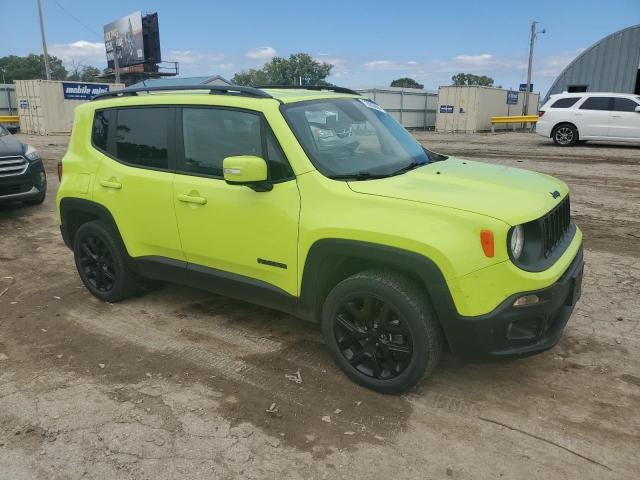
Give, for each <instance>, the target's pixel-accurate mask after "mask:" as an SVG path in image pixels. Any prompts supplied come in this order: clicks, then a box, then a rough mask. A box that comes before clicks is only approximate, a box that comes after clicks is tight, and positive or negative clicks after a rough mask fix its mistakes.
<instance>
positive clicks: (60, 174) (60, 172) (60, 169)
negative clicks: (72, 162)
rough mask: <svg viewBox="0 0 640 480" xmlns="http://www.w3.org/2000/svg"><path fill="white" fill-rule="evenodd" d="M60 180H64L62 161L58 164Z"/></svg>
mask: <svg viewBox="0 0 640 480" xmlns="http://www.w3.org/2000/svg"><path fill="white" fill-rule="evenodd" d="M58 180H59V181H61V180H62V160H60V161H59V162H58Z"/></svg>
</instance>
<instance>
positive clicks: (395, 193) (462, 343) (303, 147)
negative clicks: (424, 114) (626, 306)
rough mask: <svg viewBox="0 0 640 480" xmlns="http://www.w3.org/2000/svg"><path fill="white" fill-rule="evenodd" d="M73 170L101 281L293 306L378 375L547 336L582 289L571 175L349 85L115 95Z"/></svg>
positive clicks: (344, 354)
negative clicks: (523, 161) (520, 160)
mask: <svg viewBox="0 0 640 480" xmlns="http://www.w3.org/2000/svg"><path fill="white" fill-rule="evenodd" d="M195 89H197V90H195ZM60 173H61V184H60V189H59V191H58V196H57V203H58V214H59V222H60V229H61V232H62V237H63V239H64V241H65V243H66V244H67V246H69V248H71V249H72V250H73V252H74V255H75V262H76V266H77V269H78V272H79V274H80V277H81V279H82V281H83V282H84V284H85V286H86V288H87V289H88V290H89V291H90V292H91V293H92V294H93V295H95V296H96V297H98V298H99V299H101V300H104V301H108V302H116V301H119V300H123V299H125V298H127V297H129V296H130V295H132V294H134V293H136V292H137V291H138V290H139V286H140V284H141V281H142V280H143V279H156V280H164V281H170V282H175V283H181V284H185V285H190V286H193V287H196V288H201V289H205V290H208V291H212V292H216V293H219V294H223V295H227V296H231V297H235V298H238V299H242V300H246V301H249V302H253V303H256V304H259V305H263V306H267V307H270V308H274V309H278V310H281V311H285V312H288V313H290V314H292V315H295V316H297V317H299V318H302V319H304V320H308V321H311V322H315V323H318V324H320V326H321V330H322V333H323V336H324V338H325V341H326V343H327V345H328V348H329V350H330V351H331V354H332V355H333V358H334V359H335V361H336V362H337V364H338V365H339V366H340V368H342V369H343V371H344V372H345V373H346V374H347V375H348V376H349V377H350V378H351V379H353V380H354V381H356V382H358V383H360V384H362V385H364V386H366V387H368V388H371V389H374V390H377V391H380V392H385V393H393V392H401V391H404V390H406V389H408V388H410V387H412V386H414V385H416V383H418V382H419V381H420V380H421V379H422V378H423V377H424V376H425V375H428V374H429V373H430V372H432V371H433V369H434V367H435V366H436V364H437V362H438V359H439V358H440V356H441V353H442V351H443V349H444V348H447V349H449V350H450V351H451V352H453V353H454V354H456V355H459V356H461V357H464V358H467V359H474V360H481V359H487V358H506V357H522V356H527V355H531V354H534V353H537V352H541V351H544V350H547V349H549V348H551V347H552V346H553V345H555V344H556V343H557V342H558V340H559V338H560V336H561V335H562V332H563V330H564V327H565V325H566V323H567V320H568V319H569V316H570V315H571V312H572V310H573V308H574V306H575V304H576V301H577V300H578V298H579V296H580V291H581V288H580V287H581V282H582V271H583V259H582V233H581V232H580V230H579V229H578V228H577V227H576V225H575V224H574V223H573V222H572V221H571V216H570V207H569V190H568V188H567V186H566V185H565V184H564V183H563V182H561V181H559V180H557V179H555V178H552V177H549V176H547V175H542V174H538V173H533V172H529V171H525V170H520V169H516V168H509V167H504V166H497V165H490V164H486V163H480V162H473V161H469V160H461V159H456V158H451V157H446V156H444V155H440V154H436V153H433V152H431V151H429V150H426V149H424V148H423V147H422V146H421V145H420V144H419V143H418V142H416V140H414V139H413V137H412V136H411V135H410V134H409V133H408V132H407V131H406V130H404V129H403V128H402V127H401V126H400V125H399V124H398V123H397V122H396V121H395V120H394V119H393V118H392V117H391V116H390V115H389V114H387V113H386V112H385V111H384V110H383V109H382V108H380V107H379V106H378V105H377V104H376V103H374V102H372V101H371V100H368V99H366V98H364V97H361V96H360V95H358V94H357V93H356V92H353V91H351V90H348V89H345V88H339V87H302V88H301V87H298V88H286V87H264V88H262V89H258V88H250V87H235V86H233V87H223V86H213V87H204V86H203V87H200V86H198V87H172V88H164V87H155V88H154V87H151V88H142V89H129V90H123V91H119V92H110V93H106V94H102V95H98V96H97V97H96V98H95V99H94V100H93V101H91V102H88V103H85V104H83V105H81V106H79V107H77V109H76V114H75V121H74V127H73V133H72V135H71V139H70V143H69V149H68V151H67V153H66V155H65V156H64V159H63V160H62V165H61V168H60Z"/></svg>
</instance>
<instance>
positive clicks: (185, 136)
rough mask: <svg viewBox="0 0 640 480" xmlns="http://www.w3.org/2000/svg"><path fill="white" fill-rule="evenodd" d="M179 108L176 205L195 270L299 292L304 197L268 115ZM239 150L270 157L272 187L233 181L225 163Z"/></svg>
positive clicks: (186, 253) (181, 235)
mask: <svg viewBox="0 0 640 480" xmlns="http://www.w3.org/2000/svg"><path fill="white" fill-rule="evenodd" d="M177 113H178V118H179V120H178V125H179V126H178V140H177V148H178V151H179V152H180V153H179V154H178V157H179V158H180V161H179V166H178V170H179V172H178V173H177V174H176V176H175V181H174V204H175V210H176V218H177V221H178V229H179V232H180V239H181V242H182V248H183V251H184V254H185V256H186V259H187V262H188V263H189V268H190V269H191V268H193V267H196V268H200V267H207V268H210V269H214V270H212V271H211V273H213V274H220V273H222V272H226V273H231V274H235V275H237V276H239V277H234V278H235V279H237V278H241V279H242V278H244V279H245V280H246V281H247V282H252V281H255V280H259V281H261V282H266V283H267V284H270V285H272V286H275V287H278V288H279V289H281V290H284V291H285V292H287V293H290V294H292V295H295V294H297V273H296V272H297V247H298V218H299V214H300V195H299V193H298V186H297V183H296V180H295V176H294V175H293V172H292V170H291V167H290V166H289V164H288V162H287V160H286V158H285V157H284V154H283V153H282V150H281V149H280V147H279V145H278V143H277V141H276V139H275V137H274V135H273V133H272V132H271V130H270V129H269V127H268V125H267V123H266V121H265V119H264V118H263V117H262V116H261V115H260V114H258V113H257V112H251V111H247V110H236V109H228V108H216V107H182V108H180V109H178V112H177ZM233 155H256V156H260V157H262V158H264V159H265V160H267V164H268V169H269V178H270V180H271V181H272V182H273V189H272V190H271V191H266V192H256V191H254V190H252V189H251V188H249V187H247V186H241V185H229V184H227V183H226V182H225V181H224V179H223V174H222V161H223V159H224V158H226V157H229V156H233Z"/></svg>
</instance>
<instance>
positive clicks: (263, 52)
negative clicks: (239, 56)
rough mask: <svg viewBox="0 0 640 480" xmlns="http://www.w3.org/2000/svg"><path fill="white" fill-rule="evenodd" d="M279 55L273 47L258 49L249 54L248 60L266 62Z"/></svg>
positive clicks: (250, 51)
mask: <svg viewBox="0 0 640 480" xmlns="http://www.w3.org/2000/svg"><path fill="white" fill-rule="evenodd" d="M277 54H278V52H276V49H275V48H273V47H257V48H253V49H251V50H249V51H248V52H247V58H250V59H252V60H264V59H268V58H272V57H275V56H276V55H277Z"/></svg>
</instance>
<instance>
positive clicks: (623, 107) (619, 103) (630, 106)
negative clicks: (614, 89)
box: [613, 97, 638, 112]
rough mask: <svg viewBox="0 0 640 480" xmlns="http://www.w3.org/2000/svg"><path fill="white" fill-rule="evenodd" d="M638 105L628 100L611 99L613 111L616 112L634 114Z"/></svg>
mask: <svg viewBox="0 0 640 480" xmlns="http://www.w3.org/2000/svg"><path fill="white" fill-rule="evenodd" d="M637 106H638V104H637V103H636V102H634V101H633V100H631V99H630V98H622V97H620V98H618V97H616V98H614V99H613V109H614V110H615V111H616V112H635V110H636V107H637Z"/></svg>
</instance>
